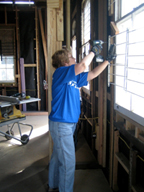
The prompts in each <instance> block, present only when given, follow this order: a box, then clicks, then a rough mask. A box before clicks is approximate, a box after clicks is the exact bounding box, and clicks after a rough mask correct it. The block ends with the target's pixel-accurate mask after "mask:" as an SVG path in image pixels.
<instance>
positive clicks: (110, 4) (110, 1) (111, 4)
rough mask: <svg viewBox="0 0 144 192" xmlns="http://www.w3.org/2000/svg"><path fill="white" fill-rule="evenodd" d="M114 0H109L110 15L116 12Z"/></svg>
mask: <svg viewBox="0 0 144 192" xmlns="http://www.w3.org/2000/svg"><path fill="white" fill-rule="evenodd" d="M114 3H115V1H114V0H109V16H111V15H113V14H114Z"/></svg>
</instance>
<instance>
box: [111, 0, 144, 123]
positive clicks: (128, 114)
mask: <svg viewBox="0 0 144 192" xmlns="http://www.w3.org/2000/svg"><path fill="white" fill-rule="evenodd" d="M121 2H122V1H120V0H119V1H118V2H117V6H118V5H120V4H121ZM120 7H122V6H120ZM115 8H116V9H115V10H116V11H115V18H116V19H115V21H116V25H117V26H118V24H120V23H122V22H123V21H125V20H127V19H128V18H129V17H130V18H131V19H132V23H133V19H135V16H136V15H137V14H138V12H139V13H141V12H144V3H143V4H141V5H139V6H138V7H136V8H135V9H134V10H133V11H131V12H129V13H128V14H126V15H124V16H123V17H121V10H120V9H119V8H118V7H115ZM143 56H144V55H143ZM115 70H116V67H115ZM114 75H115V83H114V85H116V71H115V72H114ZM141 83H142V82H141ZM116 87H117V85H116V86H115V91H114V94H115V96H114V109H115V110H116V111H118V112H120V113H122V114H124V115H125V116H126V117H128V118H130V119H132V120H134V121H135V122H137V123H138V124H140V125H142V126H144V117H143V116H140V115H138V114H136V113H134V112H132V111H131V110H130V109H127V108H126V107H123V106H121V105H118V104H117V103H116ZM126 92H127V91H126ZM139 96H140V95H139ZM142 99H143V100H144V98H143V97H142ZM129 101H130V99H129Z"/></svg>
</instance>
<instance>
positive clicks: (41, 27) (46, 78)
mask: <svg viewBox="0 0 144 192" xmlns="http://www.w3.org/2000/svg"><path fill="white" fill-rule="evenodd" d="M38 14H39V22H40V29H41V36H42V44H43V50H44V58H45V80H46V82H48V76H47V75H48V58H47V44H46V39H45V34H44V27H43V20H42V14H41V9H38ZM46 110H48V91H47V90H46Z"/></svg>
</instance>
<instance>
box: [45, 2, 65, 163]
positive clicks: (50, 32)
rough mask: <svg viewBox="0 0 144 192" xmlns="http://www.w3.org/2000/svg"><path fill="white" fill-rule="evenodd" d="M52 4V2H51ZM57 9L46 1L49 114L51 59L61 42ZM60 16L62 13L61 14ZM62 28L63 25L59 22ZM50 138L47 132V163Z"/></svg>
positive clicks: (61, 4)
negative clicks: (58, 33) (58, 35)
mask: <svg viewBox="0 0 144 192" xmlns="http://www.w3.org/2000/svg"><path fill="white" fill-rule="evenodd" d="M51 3H52V1H51ZM59 6H63V0H59ZM57 8H59V11H62V10H63V9H62V7H55V5H54V6H52V4H51V5H49V0H47V56H48V87H50V89H49V91H48V112H49V113H50V112H51V100H52V92H51V86H52V74H53V72H54V68H53V67H52V65H51V57H52V55H53V54H54V52H55V51H56V50H58V49H61V48H62V42H61V41H58V40H57V30H58V28H57V18H56V17H58V14H57ZM61 14H62V13H61ZM61 25H62V27H63V23H62V22H61ZM52 147H53V143H52V138H51V135H50V132H49V161H50V158H51V155H52Z"/></svg>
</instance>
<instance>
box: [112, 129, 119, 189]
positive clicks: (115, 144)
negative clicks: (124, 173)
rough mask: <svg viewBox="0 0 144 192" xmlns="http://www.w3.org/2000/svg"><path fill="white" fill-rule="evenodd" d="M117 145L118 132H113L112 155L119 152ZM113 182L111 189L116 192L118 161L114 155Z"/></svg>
mask: <svg viewBox="0 0 144 192" xmlns="http://www.w3.org/2000/svg"><path fill="white" fill-rule="evenodd" d="M118 143H119V131H115V132H114V151H113V152H114V154H116V153H118V152H119V147H118ZM112 170H113V182H112V189H113V190H114V191H118V185H117V178H118V177H117V176H118V160H117V158H116V156H115V155H114V159H113V169H112Z"/></svg>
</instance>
